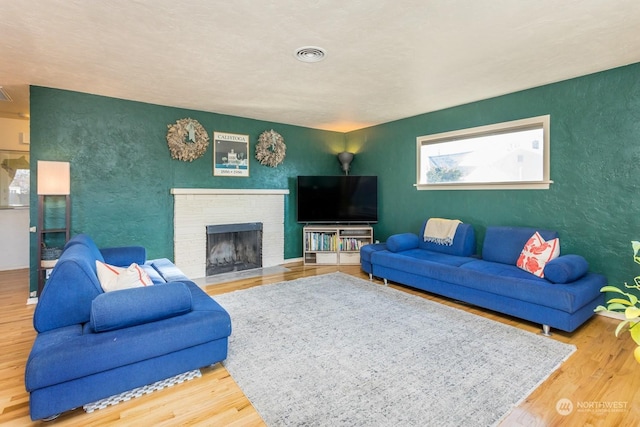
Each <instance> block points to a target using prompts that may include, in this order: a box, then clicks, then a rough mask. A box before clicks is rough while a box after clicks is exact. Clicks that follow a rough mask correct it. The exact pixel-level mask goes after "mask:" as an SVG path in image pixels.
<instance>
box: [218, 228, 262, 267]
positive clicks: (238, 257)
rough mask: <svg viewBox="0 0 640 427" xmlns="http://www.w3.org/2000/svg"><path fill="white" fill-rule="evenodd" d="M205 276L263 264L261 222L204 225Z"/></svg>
mask: <svg viewBox="0 0 640 427" xmlns="http://www.w3.org/2000/svg"><path fill="white" fill-rule="evenodd" d="M206 256H207V276H214V275H216V274H222V273H229V272H232V271H242V270H249V269H252V268H260V267H262V223H261V222H250V223H244V224H224V225H208V226H207V253H206Z"/></svg>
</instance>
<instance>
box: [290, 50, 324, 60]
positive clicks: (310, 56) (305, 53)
mask: <svg viewBox="0 0 640 427" xmlns="http://www.w3.org/2000/svg"><path fill="white" fill-rule="evenodd" d="M326 55H327V53H326V52H325V50H324V49H323V48H321V47H316V46H305V47H301V48H299V49H296V58H297V59H298V60H299V61H302V62H319V61H322V60H323V59H324V57H325V56H326Z"/></svg>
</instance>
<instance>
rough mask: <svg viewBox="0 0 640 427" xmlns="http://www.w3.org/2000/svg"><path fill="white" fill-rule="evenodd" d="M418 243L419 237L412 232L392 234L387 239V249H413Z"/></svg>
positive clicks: (398, 250) (393, 250)
mask: <svg viewBox="0 0 640 427" xmlns="http://www.w3.org/2000/svg"><path fill="white" fill-rule="evenodd" d="M419 244H420V239H419V238H418V236H416V235H415V234H414V233H402V234H394V235H393V236H391V237H389V238H388V239H387V249H388V250H390V251H391V252H402V251H406V250H408V249H415V248H417V247H418V245H419Z"/></svg>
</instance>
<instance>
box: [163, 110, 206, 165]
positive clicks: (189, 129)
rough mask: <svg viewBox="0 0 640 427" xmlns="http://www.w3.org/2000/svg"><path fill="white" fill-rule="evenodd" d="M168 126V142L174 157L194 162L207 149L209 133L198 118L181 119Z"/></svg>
mask: <svg viewBox="0 0 640 427" xmlns="http://www.w3.org/2000/svg"><path fill="white" fill-rule="evenodd" d="M167 127H168V128H169V130H168V131H167V144H168V145H169V151H170V152H171V157H172V158H174V159H177V160H182V161H185V162H192V161H194V160H195V159H197V158H199V157H202V156H203V155H204V153H205V152H206V151H207V147H208V146H209V135H207V131H206V130H205V129H204V128H203V127H202V125H201V124H200V123H198V121H197V120H193V119H191V118H188V119H180V120H178V121H177V122H175V124H172V125H167Z"/></svg>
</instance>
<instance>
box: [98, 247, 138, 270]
mask: <svg viewBox="0 0 640 427" xmlns="http://www.w3.org/2000/svg"><path fill="white" fill-rule="evenodd" d="M100 253H101V254H102V257H103V258H104V262H105V263H107V264H111V265H115V266H117V267H128V266H130V265H131V264H133V263H134V262H135V263H136V264H138V265H143V264H144V263H145V262H146V261H147V250H146V249H145V248H144V247H142V246H122V247H118V248H102V249H100Z"/></svg>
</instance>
